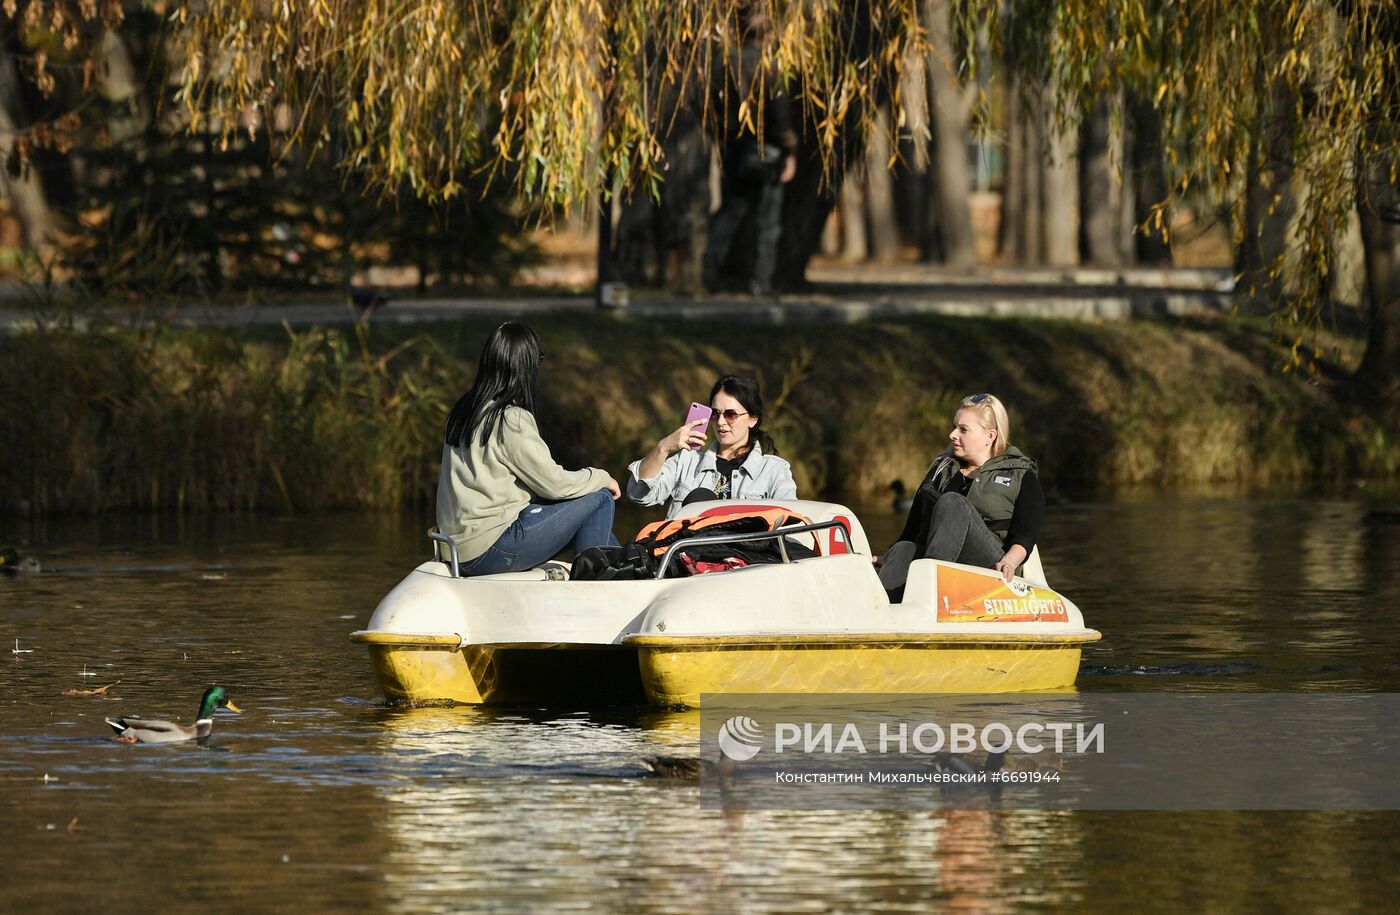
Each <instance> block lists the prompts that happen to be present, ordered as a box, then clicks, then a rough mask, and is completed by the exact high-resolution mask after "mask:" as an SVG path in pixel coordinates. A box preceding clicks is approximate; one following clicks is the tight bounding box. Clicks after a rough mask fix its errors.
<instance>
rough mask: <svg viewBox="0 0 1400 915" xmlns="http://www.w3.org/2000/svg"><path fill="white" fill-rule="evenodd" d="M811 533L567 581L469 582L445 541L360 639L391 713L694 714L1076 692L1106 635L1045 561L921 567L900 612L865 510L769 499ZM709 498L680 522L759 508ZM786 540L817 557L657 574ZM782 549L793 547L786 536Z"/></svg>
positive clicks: (558, 574)
mask: <svg viewBox="0 0 1400 915" xmlns="http://www.w3.org/2000/svg"><path fill="white" fill-rule="evenodd" d="M765 504H767V505H773V506H779V507H782V508H786V509H788V510H790V511H793V512H797V513H800V514H802V515H804V516H806V517H807V518H809V519H811V523H810V524H805V525H798V526H791V527H784V528H781V529H780V530H779V531H778V532H769V533H760V534H719V535H710V536H707V537H693V538H689V539H686V540H682V541H679V542H678V543H676V544H675V545H674V546H673V547H672V548H671V550H670V551H669V552H668V553H667V554H666V555H665V556H664V557H663V558H662V567H661V569H660V570H659V571H658V575H657V577H656V578H651V579H645V580H641V581H570V580H569V579H568V573H569V567H568V565H567V564H565V563H559V562H550V563H546V564H545V565H544V566H542V567H540V568H535V569H530V570H528V571H519V572H509V573H505V574H501V575H483V576H478V577H472V578H463V577H459V575H458V574H457V569H458V559H457V556H456V555H455V550H453V549H452V545H451V542H450V541H448V540H447V539H446V538H444V537H442V535H440V534H437V533H435V532H434V533H432V534H430V536H431V537H433V538H434V540H436V541H438V543H437V544H435V545H434V549H435V556H434V558H433V559H431V560H429V561H427V562H424V563H423V564H422V565H420V566H419V567H418V568H416V569H414V570H413V571H412V572H410V573H409V574H408V577H406V578H405V579H404V580H403V581H401V582H400V583H399V584H398V585H397V586H396V587H395V588H394V589H393V590H392V591H390V592H389V594H388V595H386V596H385V597H384V599H383V600H382V601H380V603H379V606H378V607H377V608H376V609H375V611H374V614H373V615H372V616H371V617H370V621H369V626H368V628H366V629H363V630H360V631H358V632H354V633H351V635H350V639H351V641H352V642H357V643H360V644H363V645H366V646H367V647H368V649H369V654H370V660H371V662H372V664H373V666H374V672H375V675H376V677H377V678H378V680H379V683H380V685H381V686H382V687H383V690H384V693H385V695H386V697H387V698H388V699H389V700H390V701H391V702H394V703H405V704H413V705H421V704H432V703H468V704H478V703H504V704H511V703H546V704H560V703H571V702H575V703H576V702H582V701H597V700H602V701H624V702H625V701H640V700H641V699H642V698H643V696H645V698H646V699H647V700H648V701H650V702H652V703H654V704H656V705H660V706H666V707H698V706H699V704H700V697H701V695H702V694H705V693H784V694H791V693H809V694H812V693H821V694H854V693H867V694H874V693H880V694H889V693H991V692H1020V691H1025V690H1047V689H1062V688H1067V687H1071V686H1073V684H1074V681H1075V677H1076V676H1077V674H1078V671H1079V656H1080V650H1081V648H1082V647H1083V646H1084V645H1085V644H1087V643H1089V642H1093V641H1096V640H1098V638H1099V637H1100V636H1099V633H1098V632H1096V631H1094V630H1093V629H1088V628H1086V627H1085V625H1084V620H1083V616H1082V615H1081V614H1080V612H1079V608H1078V607H1076V606H1075V605H1074V604H1073V603H1072V602H1071V601H1070V600H1069V599H1068V598H1066V597H1064V596H1062V595H1060V594H1058V593H1057V592H1055V591H1053V590H1051V589H1050V587H1049V586H1048V585H1047V584H1046V583H1045V581H1044V575H1043V574H1042V572H1041V567H1040V561H1039V556H1038V553H1033V554H1032V556H1031V557H1030V559H1029V560H1027V563H1026V566H1025V568H1024V569H1023V572H1024V577H1017V578H1014V579H1013V580H1012V582H1011V583H1010V584H1006V583H1005V582H1003V581H1002V579H1001V576H1000V575H998V574H997V573H996V572H995V571H992V570H989V569H981V568H976V567H973V566H965V565H959V564H957V563H950V562H940V561H936V560H932V559H920V560H916V561H915V562H914V563H912V565H911V567H910V570H909V579H908V584H907V585H906V587H905V591H904V596H903V600H902V601H900V602H899V603H893V604H892V603H891V602H890V601H889V599H888V597H887V595H886V592H885V590H884V588H882V587H881V585H880V580H879V577H878V574H877V572H876V570H875V568H874V566H873V565H872V557H871V553H870V545H869V542H868V540H867V539H866V536H865V532H864V530H863V529H862V528H861V526H860V522H859V520H858V519H857V518H856V516H855V514H854V513H853V512H851V511H850V510H849V509H847V508H846V507H844V506H842V505H837V504H834V503H829V502H811V501H802V500H775V501H773V502H770V503H765ZM756 506H757V503H754V502H702V503H698V504H695V505H692V506H688V507H687V510H686V511H685V513H684V514H683V517H686V516H699V515H704V514H708V513H715V512H733V511H736V510H750V509H753V508H755V507H756ZM765 538H768V539H777V540H778V541H779V544H780V545H781V544H785V543H787V542H794V541H795V542H801V543H804V544H806V545H808V546H811V547H813V548H814V549H815V550H816V552H817V555H816V556H813V557H811V558H804V559H798V560H791V559H790V557H789V556H788V552H787V550H786V549H785V548H784V549H782V550H781V552H782V555H783V558H784V559H785V560H787V561H784V562H780V563H771V564H761V565H751V566H747V567H744V568H739V569H733V570H727V571H716V572H708V573H705V574H699V575H692V576H689V577H683V578H667V577H665V572H666V569H667V568H668V567H669V565H670V563H671V562H672V561H673V559H675V557H677V556H678V555H679V554H678V550H679V549H681V548H683V547H684V546H686V545H687V544H693V543H699V542H706V543H720V542H743V541H746V540H756V539H765ZM787 538H791V540H790V541H789V540H788V539H787Z"/></svg>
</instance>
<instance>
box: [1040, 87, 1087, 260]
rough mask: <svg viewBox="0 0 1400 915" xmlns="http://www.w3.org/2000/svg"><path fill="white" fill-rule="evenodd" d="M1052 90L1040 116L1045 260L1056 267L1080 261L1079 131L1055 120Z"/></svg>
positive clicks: (1045, 94) (1046, 92) (1043, 100)
mask: <svg viewBox="0 0 1400 915" xmlns="http://www.w3.org/2000/svg"><path fill="white" fill-rule="evenodd" d="M1053 98H1054V95H1053V90H1050V89H1048V88H1047V89H1046V90H1044V92H1043V93H1042V95H1041V98H1040V104H1039V106H1038V108H1039V110H1038V111H1037V115H1038V116H1039V119H1040V124H1041V130H1042V131H1043V132H1044V137H1045V146H1044V148H1043V151H1042V153H1041V158H1040V161H1041V164H1042V166H1043V168H1044V178H1043V179H1042V180H1043V182H1044V184H1043V185H1042V187H1043V194H1044V197H1043V204H1042V206H1043V218H1044V220H1045V223H1044V227H1043V228H1042V229H1041V232H1042V233H1043V237H1044V239H1045V260H1046V261H1047V262H1048V263H1050V264H1051V265H1053V266H1056V267H1072V266H1074V265H1075V264H1077V263H1079V161H1078V156H1079V130H1078V128H1077V127H1075V126H1074V125H1070V124H1059V123H1057V122H1056V119H1055V112H1054V105H1053V101H1052V100H1053Z"/></svg>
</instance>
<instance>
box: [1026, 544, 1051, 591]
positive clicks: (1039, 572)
mask: <svg viewBox="0 0 1400 915" xmlns="http://www.w3.org/2000/svg"><path fill="white" fill-rule="evenodd" d="M1021 577H1022V578H1024V579H1025V580H1026V581H1028V582H1030V583H1031V584H1033V585H1040V586H1041V587H1042V588H1048V587H1050V585H1048V584H1047V583H1046V581H1045V569H1044V567H1043V566H1041V564H1040V547H1039V546H1035V547H1032V548H1031V554H1030V555H1029V556H1027V557H1026V561H1025V562H1023V563H1021Z"/></svg>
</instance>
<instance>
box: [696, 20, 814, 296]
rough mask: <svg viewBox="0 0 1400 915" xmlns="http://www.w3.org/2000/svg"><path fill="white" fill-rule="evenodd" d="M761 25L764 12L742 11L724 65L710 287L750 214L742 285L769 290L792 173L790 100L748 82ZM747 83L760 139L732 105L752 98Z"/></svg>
mask: <svg viewBox="0 0 1400 915" xmlns="http://www.w3.org/2000/svg"><path fill="white" fill-rule="evenodd" d="M768 31H769V23H768V20H767V18H766V17H765V16H763V15H762V14H761V13H755V12H750V13H747V14H746V15H745V17H744V40H743V41H742V42H741V44H740V48H739V51H738V53H737V55H736V57H735V58H734V59H732V60H731V62H730V66H728V67H727V68H725V69H726V77H727V82H726V85H725V86H724V89H723V93H724V105H723V106H722V109H723V111H724V119H725V120H724V125H723V126H724V156H723V159H722V160H721V168H722V172H723V183H722V198H721V203H720V208H719V209H718V210H716V211H715V213H714V215H713V216H711V217H710V234H709V244H708V246H707V247H706V249H705V273H704V281H705V286H706V287H707V288H708V289H710V290H712V291H714V290H717V289H720V288H724V287H725V286H727V285H728V284H727V283H725V282H724V271H725V267H726V262H727V261H728V260H729V256H730V254H731V253H732V251H733V248H734V242H735V239H736V238H738V236H739V232H740V230H741V228H742V227H743V225H744V222H745V220H746V219H747V218H748V217H749V215H750V214H752V215H753V217H754V220H755V222H756V226H755V229H756V239H755V242H756V247H755V251H754V260H753V273H752V275H751V276H750V277H749V281H748V291H749V292H750V293H752V294H754V295H770V294H772V292H773V273H774V270H775V268H776V266H777V262H778V240H779V239H780V238H781V237H782V217H783V186H784V185H786V184H787V183H788V182H789V181H791V180H792V179H793V176H795V175H796V174H797V130H796V129H795V126H794V123H795V122H794V117H793V104H792V99H791V98H789V97H788V95H787V94H786V93H785V92H783V91H782V90H781V89H779V88H776V87H763V86H758V87H756V86H755V81H756V78H757V77H758V70H759V62H760V60H761V59H762V42H763V39H764V37H765V36H766V35H767V34H768ZM755 88H757V89H758V90H759V92H758V93H757V96H758V98H760V99H761V100H762V102H763V105H764V116H763V121H762V125H761V128H760V129H761V133H762V142H759V137H758V136H756V135H755V134H754V133H753V132H752V131H748V130H746V128H745V127H744V126H743V124H742V123H741V119H740V116H739V107H740V105H741V104H742V103H743V102H744V101H746V100H748V101H752V100H753V99H754V97H755V95H756V93H755ZM765 90H766V91H765Z"/></svg>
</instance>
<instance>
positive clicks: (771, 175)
mask: <svg viewBox="0 0 1400 915" xmlns="http://www.w3.org/2000/svg"><path fill="white" fill-rule="evenodd" d="M769 149H775V148H774V147H769ZM777 155H778V157H777V159H776V160H774V161H772V162H769V161H767V160H766V159H765V158H764V154H763V152H762V151H760V150H759V148H758V146H757V144H755V143H753V142H746V141H735V142H733V143H730V144H729V145H728V146H727V147H726V149H725V154H724V188H723V193H724V197H723V200H722V202H721V203H720V208H719V209H718V210H717V211H715V214H714V216H712V217H711V218H710V239H709V245H708V246H707V247H706V249H705V282H706V283H707V284H708V285H710V286H711V287H715V286H717V285H719V284H720V283H719V281H720V274H721V271H722V270H723V269H724V265H725V262H726V261H727V260H729V255H730V252H731V250H732V249H733V247H734V240H735V239H736V238H737V237H738V235H739V230H740V228H741V227H742V226H743V224H744V220H745V219H747V218H748V216H749V214H750V213H752V214H753V215H754V218H755V219H756V220H757V223H758V225H757V232H758V237H757V239H756V243H757V248H756V250H755V251H754V262H753V276H752V278H751V279H750V281H749V289H750V291H752V292H755V293H768V292H771V291H772V289H773V273H774V271H775V269H776V268H777V264H778V239H779V238H781V237H782V232H783V185H782V182H781V181H779V180H778V176H779V174H780V171H781V169H782V153H781V152H780V151H779V152H778V154H777Z"/></svg>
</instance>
